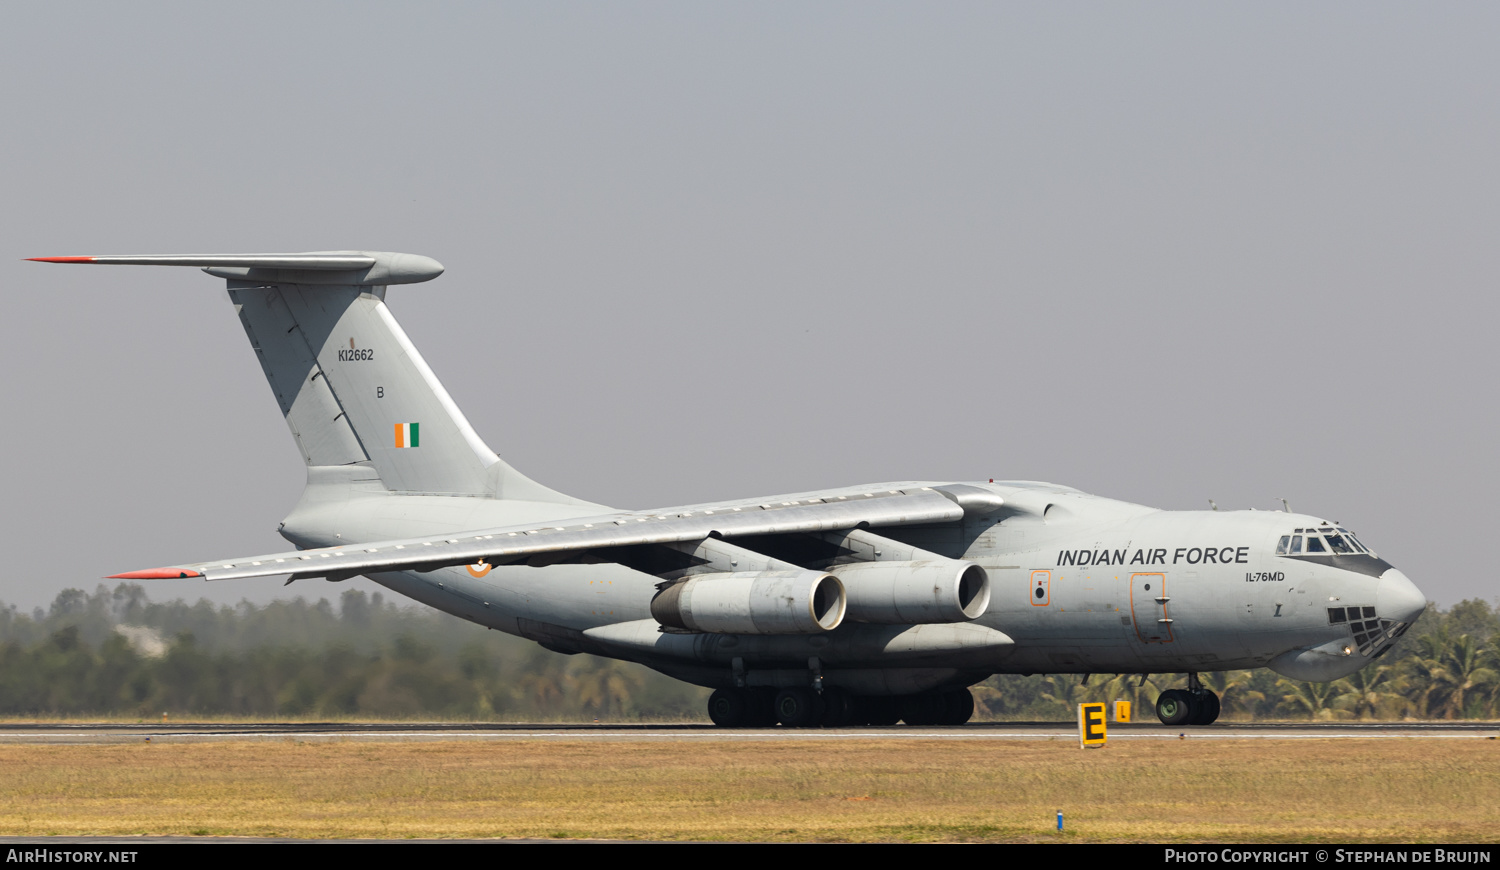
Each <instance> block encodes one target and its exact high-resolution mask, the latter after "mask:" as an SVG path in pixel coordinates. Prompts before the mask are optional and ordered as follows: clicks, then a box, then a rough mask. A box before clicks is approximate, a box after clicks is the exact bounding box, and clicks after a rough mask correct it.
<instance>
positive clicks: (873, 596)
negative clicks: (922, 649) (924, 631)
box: [829, 559, 990, 625]
mask: <svg viewBox="0 0 1500 870" xmlns="http://www.w3.org/2000/svg"><path fill="white" fill-rule="evenodd" d="M829 571H831V572H832V573H833V574H834V575H835V576H837V577H838V578H839V580H841V581H843V584H844V590H845V592H846V593H847V594H848V596H849V605H848V616H849V618H850V619H852V620H854V621H856V622H870V623H877V624H880V625H918V624H923V623H943V622H968V621H969V620H971V619H978V618H979V617H981V616H983V615H984V612H985V611H986V610H987V609H989V606H990V577H989V574H987V573H985V570H984V569H983V568H982V567H980V566H979V565H976V564H975V563H973V562H960V561H956V560H953V559H923V560H918V561H913V562H854V563H852V564H848V565H837V566H835V567H833V568H830V569H829Z"/></svg>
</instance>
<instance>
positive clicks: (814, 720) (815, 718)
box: [776, 688, 824, 728]
mask: <svg viewBox="0 0 1500 870" xmlns="http://www.w3.org/2000/svg"><path fill="white" fill-rule="evenodd" d="M823 709H824V704H823V699H822V698H821V697H820V696H819V695H818V693H816V692H814V691H813V690H812V689H803V688H795V689H782V690H781V691H780V692H778V693H777V694H776V718H777V719H778V720H780V722H781V724H783V725H785V726H786V727H788V728H814V727H816V726H818V725H819V724H821V723H822V721H823Z"/></svg>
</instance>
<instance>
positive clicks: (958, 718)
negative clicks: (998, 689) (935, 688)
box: [938, 689, 974, 725]
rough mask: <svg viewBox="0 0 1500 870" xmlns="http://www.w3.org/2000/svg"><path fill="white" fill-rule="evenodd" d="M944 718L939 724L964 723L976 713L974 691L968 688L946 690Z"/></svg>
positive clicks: (944, 695)
mask: <svg viewBox="0 0 1500 870" xmlns="http://www.w3.org/2000/svg"><path fill="white" fill-rule="evenodd" d="M942 698H943V718H942V719H941V720H940V721H939V722H938V724H939V725H962V724H964V723H965V722H968V721H969V719H970V717H972V716H973V715H974V693H973V692H971V691H969V690H968V689H959V690H958V691H956V692H944V693H943V695H942Z"/></svg>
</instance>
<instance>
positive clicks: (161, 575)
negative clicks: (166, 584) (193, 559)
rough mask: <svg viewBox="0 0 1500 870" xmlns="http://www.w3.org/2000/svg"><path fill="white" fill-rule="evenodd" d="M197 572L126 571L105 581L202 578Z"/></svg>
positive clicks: (177, 569)
mask: <svg viewBox="0 0 1500 870" xmlns="http://www.w3.org/2000/svg"><path fill="white" fill-rule="evenodd" d="M202 576H203V575H202V574H199V573H198V572H197V571H189V570H188V569H186V568H152V569H150V570H149V571H126V572H125V573H124V574H111V575H109V576H108V577H105V578H104V579H106V580H179V579H182V578H184V577H202Z"/></svg>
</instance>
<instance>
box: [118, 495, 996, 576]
mask: <svg viewBox="0 0 1500 870" xmlns="http://www.w3.org/2000/svg"><path fill="white" fill-rule="evenodd" d="M1001 503H1002V502H1001V501H1000V499H999V498H998V497H997V496H995V495H994V494H992V493H989V492H986V491H982V490H980V489H979V488H977V487H971V486H966V485H961V484H960V485H950V486H943V487H909V488H906V489H895V490H887V491H882V492H871V493H857V494H851V495H828V496H823V497H815V498H806V499H799V500H797V501H775V502H773V501H767V502H760V503H755V502H747V503H743V504H727V505H715V506H714V507H712V508H703V509H679V510H678V511H675V512H669V513H655V512H622V513H613V514H605V515H601V516H598V517H584V518H576V519H570V520H565V521H562V522H563V523H564V525H550V524H548V525H536V526H509V527H502V528H494V529H478V530H471V531H463V532H454V533H452V534H445V535H434V536H431V537H425V538H406V539H402V540H390V541H370V542H364V543H358V544H348V545H345V546H339V547H324V548H319V549H310V550H293V551H290V552H285V553H270V554H267V555H263V556H246V557H242V558H234V559H223V560H217V561H213V562H196V563H192V564H187V565H172V566H168V567H166V568H153V569H150V570H146V571H129V572H126V573H124V574H114V575H111V577H110V579H120V580H154V579H168V578H178V577H202V578H204V579H207V580H237V579H241V578H246V577H277V576H282V575H286V574H291V575H292V577H293V579H300V578H311V577H330V578H336V579H343V578H346V577H352V576H354V575H356V574H371V573H379V572H388V571H431V570H435V569H437V568H444V567H449V566H457V565H472V564H476V563H478V562H481V561H484V562H488V563H491V564H502V565H503V564H507V563H513V562H517V561H520V560H522V559H526V558H529V557H534V556H539V555H544V554H546V555H556V554H562V553H578V552H584V551H587V550H595V549H599V548H604V547H622V546H632V545H639V544H668V543H676V542H680V541H700V540H703V539H705V538H708V537H722V538H733V537H741V536H748V535H763V534H784V533H791V532H819V531H836V530H839V529H853V528H857V527H869V528H876V527H881V526H898V525H911V524H919V523H938V522H951V521H954V520H958V519H962V518H963V516H964V513H965V509H966V508H967V509H969V510H993V509H995V508H998V507H999V506H1000V504H1001Z"/></svg>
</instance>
